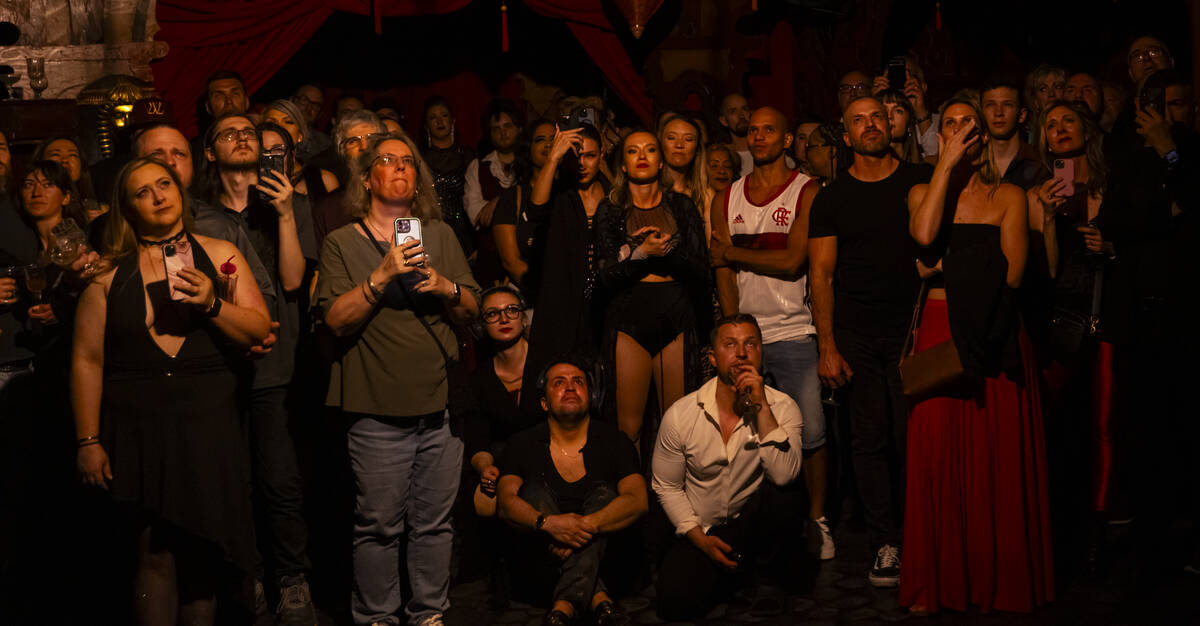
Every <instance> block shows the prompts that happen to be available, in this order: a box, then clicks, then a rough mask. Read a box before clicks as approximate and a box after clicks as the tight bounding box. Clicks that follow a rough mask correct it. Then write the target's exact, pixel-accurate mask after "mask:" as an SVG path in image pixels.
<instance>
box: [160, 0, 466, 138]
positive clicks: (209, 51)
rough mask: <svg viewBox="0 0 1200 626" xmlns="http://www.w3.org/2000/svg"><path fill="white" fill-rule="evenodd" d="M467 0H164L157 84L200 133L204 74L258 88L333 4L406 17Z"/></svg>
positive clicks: (188, 126) (183, 122) (178, 115)
mask: <svg viewBox="0 0 1200 626" xmlns="http://www.w3.org/2000/svg"><path fill="white" fill-rule="evenodd" d="M469 2H470V0H251V1H234V2H230V1H222V0H159V1H158V7H157V12H156V16H157V19H158V25H159V28H160V30H159V32H158V39H159V40H160V41H165V42H167V43H168V44H169V45H170V50H169V51H168V52H167V56H166V57H165V58H164V59H162V60H161V61H158V62H157V63H155V65H154V83H155V85H156V86H157V87H158V89H159V91H160V93H162V95H163V97H164V98H165V99H167V100H168V101H170V102H171V105H172V107H173V108H174V110H175V120H176V123H177V124H178V125H179V127H180V128H181V129H182V130H183V131H184V133H195V132H196V108H195V107H196V101H197V100H199V99H200V98H202V97H203V96H204V89H205V79H207V78H208V76H209V75H210V74H212V73H213V72H215V71H217V70H222V69H228V70H234V71H236V72H238V73H239V74H241V75H242V77H243V78H244V79H245V80H246V89H248V90H250V92H251V93H253V92H254V91H255V90H256V89H258V88H259V87H261V86H263V84H264V83H266V82H267V80H268V79H270V78H271V76H272V75H274V74H275V72H277V71H278V70H279V68H281V67H283V64H284V63H287V60H288V59H290V58H292V55H294V54H295V53H296V51H297V50H299V49H300V47H301V46H303V45H304V42H306V41H308V38H309V37H311V36H312V35H313V33H315V32H316V31H317V29H318V28H320V26H321V24H323V23H324V22H325V20H326V19H327V18H328V17H329V16H330V14H332V13H333V12H334V11H346V12H350V13H358V14H360V15H368V14H371V13H372V11H374V12H376V13H375V14H376V15H382V16H387V17H406V16H415V15H427V14H437V13H450V12H453V11H457V10H458V9H461V8H463V7H464V6H466V5H467V4H468V3H469Z"/></svg>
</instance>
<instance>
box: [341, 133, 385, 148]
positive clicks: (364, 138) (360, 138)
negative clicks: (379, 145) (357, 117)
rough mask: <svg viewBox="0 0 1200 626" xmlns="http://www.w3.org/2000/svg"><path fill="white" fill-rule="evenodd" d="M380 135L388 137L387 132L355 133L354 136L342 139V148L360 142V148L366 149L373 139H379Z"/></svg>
mask: <svg viewBox="0 0 1200 626" xmlns="http://www.w3.org/2000/svg"><path fill="white" fill-rule="evenodd" d="M380 137H387V133H370V134H367V135H355V136H353V137H346V138H345V139H343V140H342V148H349V147H350V145H351V144H358V147H359V149H360V150H366V149H367V144H368V143H369V142H370V141H371V140H372V139H378V138H380Z"/></svg>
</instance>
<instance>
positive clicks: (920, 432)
mask: <svg viewBox="0 0 1200 626" xmlns="http://www.w3.org/2000/svg"><path fill="white" fill-rule="evenodd" d="M956 226H957V225H956ZM951 247H952V248H953V243H952V244H951ZM951 297H953V296H951ZM948 339H950V325H949V317H948V314H947V303H946V301H945V300H928V301H927V303H926V305H925V309H924V313H923V314H922V318H921V323H920V326H919V330H918V336H917V350H918V351H920V350H924V349H926V348H929V347H932V346H934V345H936V344H938V343H941V342H942V341H946V340H948ZM1017 345H1018V347H1019V352H1020V357H1019V358H1020V361H1021V365H1022V369H1023V372H1024V375H1023V377H1022V378H1023V380H1020V381H1013V380H1010V379H1009V378H1008V376H1007V375H1006V374H1000V375H999V376H996V377H989V378H985V379H984V381H983V382H982V384H981V385H982V390H981V391H980V393H979V394H978V395H977V396H976V397H973V398H970V399H959V398H949V397H938V398H931V399H928V400H925V401H923V402H921V403H919V404H917V405H916V406H914V407H913V408H912V413H911V417H910V418H909V423H908V443H907V445H908V448H907V450H908V453H907V463H908V465H907V478H906V493H905V506H904V510H905V513H904V552H903V555H902V556H903V565H902V566H901V576H900V604H901V605H902V606H918V607H924V608H925V609H926V610H928V611H930V612H933V611H937V610H939V609H941V608H943V607H945V608H950V609H955V610H958V611H965V610H966V609H967V607H968V606H971V605H975V606H977V607H979V608H980V609H981V610H983V611H990V610H992V609H998V610H1001V611H1013V612H1030V611H1032V610H1033V609H1034V608H1035V607H1037V606H1038V605H1041V604H1044V603H1046V602H1049V601H1051V600H1053V599H1054V573H1053V572H1054V570H1053V554H1052V551H1051V545H1050V542H1051V533H1050V503H1049V487H1048V481H1047V475H1046V454H1045V438H1044V431H1043V427H1042V410H1041V402H1040V400H1039V398H1038V388H1037V383H1036V376H1037V371H1038V370H1037V367H1036V365H1035V363H1034V360H1033V358H1032V349H1031V346H1030V343H1029V339H1028V337H1027V336H1026V335H1025V333H1024V332H1023V331H1020V332H1019V337H1018V339H1017Z"/></svg>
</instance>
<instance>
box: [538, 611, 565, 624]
mask: <svg viewBox="0 0 1200 626" xmlns="http://www.w3.org/2000/svg"><path fill="white" fill-rule="evenodd" d="M571 621H572V620H571V616H570V615H567V614H566V613H563V612H562V611H559V610H558V609H554V610H552V611H550V612H549V613H547V614H546V617H544V618H542V626H571Z"/></svg>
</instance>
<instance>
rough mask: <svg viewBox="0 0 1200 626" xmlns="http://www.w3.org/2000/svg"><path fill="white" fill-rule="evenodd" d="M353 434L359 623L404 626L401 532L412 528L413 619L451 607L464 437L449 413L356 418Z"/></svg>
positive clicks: (409, 609) (408, 611)
mask: <svg viewBox="0 0 1200 626" xmlns="http://www.w3.org/2000/svg"><path fill="white" fill-rule="evenodd" d="M351 417H352V418H353V422H352V424H351V426H350V431H349V434H348V436H347V440H348V441H347V443H348V446H349V452H350V465H351V469H352V470H353V471H354V482H355V486H356V488H357V494H356V496H355V511H354V517H355V519H354V591H353V593H352V596H351V601H350V602H351V606H350V612H351V615H352V616H353V618H354V623H355V624H370V623H372V622H381V623H392V624H395V623H398V622H397V621H396V620H397V619H398V618H397V614H398V613H399V611H400V609H401V607H402V600H401V597H400V571H399V568H398V563H399V559H400V537H401V536H402V535H403V534H404V533H405V532H407V533H408V578H409V582H410V584H411V586H412V598H411V599H409V601H408V604H407V606H404V607H403V608H404V612H405V615H406V616H407V621H408V622H409V623H411V624H417V623H420V621H421V620H423V619H425V618H427V617H430V616H432V615H436V614H439V613H444V612H445V611H446V609H447V608H449V606H450V600H449V591H450V552H451V546H452V543H453V530H452V528H451V526H450V511H451V509H452V507H453V505H454V497H455V494H456V493H457V492H458V480H459V475H460V471H461V466H462V457H463V443H462V440H460V439H458V438H456V437H454V436H452V435H451V434H450V422H449V415H448V413H446V412H440V413H431V414H428V415H421V416H416V417H382V416H377V415H364V414H356V415H351Z"/></svg>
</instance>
